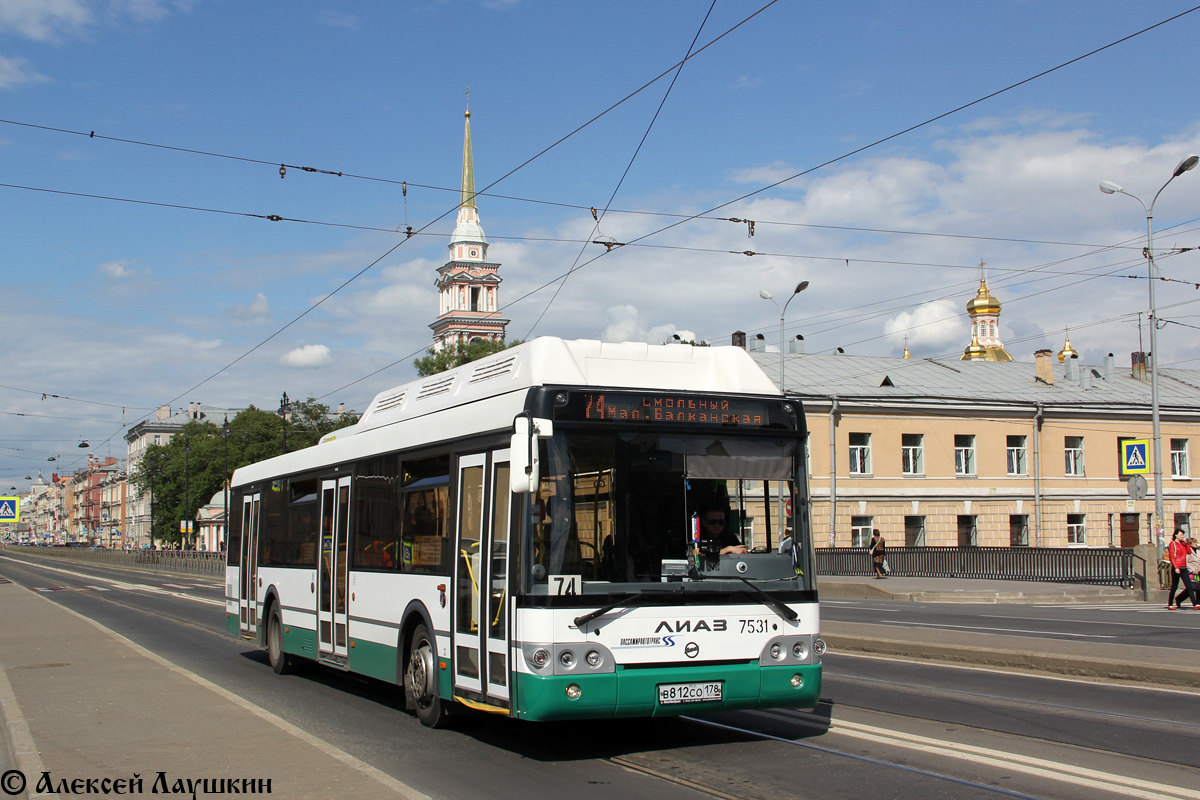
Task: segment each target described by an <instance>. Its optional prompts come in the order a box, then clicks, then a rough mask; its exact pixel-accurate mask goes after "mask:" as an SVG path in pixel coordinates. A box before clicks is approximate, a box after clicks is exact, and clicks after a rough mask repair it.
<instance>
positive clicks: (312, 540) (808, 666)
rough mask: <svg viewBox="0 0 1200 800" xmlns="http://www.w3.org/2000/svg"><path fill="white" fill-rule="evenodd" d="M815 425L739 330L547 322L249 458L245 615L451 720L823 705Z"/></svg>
mask: <svg viewBox="0 0 1200 800" xmlns="http://www.w3.org/2000/svg"><path fill="white" fill-rule="evenodd" d="M805 436H806V429H805V422H804V415H803V412H802V409H801V407H800V404H799V402H797V401H794V400H789V399H786V398H784V397H782V396H781V395H780V393H779V391H778V390H777V389H776V388H775V386H774V385H773V384H772V383H771V381H770V380H769V379H768V378H767V377H766V376H765V375H764V374H763V372H762V370H760V369H759V367H758V366H757V365H756V364H755V363H754V362H753V360H752V359H751V358H750V357H749V355H748V354H747V353H746V352H745V351H744V350H742V349H740V348H736V347H692V346H690V345H681V344H680V345H675V344H673V345H662V346H654V345H645V344H637V343H623V344H608V343H601V342H597V341H563V340H561V339H555V338H548V337H545V338H538V339H535V340H533V341H530V342H528V343H525V344H522V345H519V346H517V347H513V348H510V349H508V350H505V351H503V352H500V353H497V354H495V355H492V356H489V357H487V358H485V359H482V360H480V361H476V362H473V363H471V364H468V365H465V366H462V367H459V368H457V369H454V370H451V371H449V372H445V373H442V374H440V375H436V376H433V377H429V378H425V379H422V380H418V381H414V382H412V383H409V384H406V385H403V386H400V387H397V388H395V389H391V390H389V391H386V392H383V393H381V394H379V395H378V396H377V397H375V399H374V400H373V401H372V402H371V404H370V406H369V407H368V409H367V411H366V412H365V413H364V414H363V416H362V418H361V419H360V420H359V422H358V423H357V424H356V425H354V426H352V427H349V428H345V429H342V430H339V431H336V432H335V433H332V434H329V435H327V436H325V437H324V438H323V439H322V440H321V442H320V443H319V444H317V445H315V446H313V447H310V448H307V449H304V450H300V451H297V452H294V453H287V454H284V455H281V456H278V457H276V458H272V459H269V460H267V461H262V462H259V463H257V464H252V465H250V466H247V467H243V468H241V469H239V470H237V471H236V472H235V473H234V476H233V493H234V494H233V500H232V502H231V505H230V517H231V520H230V525H229V561H228V566H227V569H226V624H227V627H228V629H229V631H230V632H231V633H234V634H237V635H241V636H243V637H246V638H249V639H253V640H255V641H256V642H258V644H259V645H262V646H265V647H266V649H267V653H268V657H269V660H270V663H271V666H272V667H273V668H274V669H275V671H276V672H281V673H282V672H285V671H286V670H288V669H289V668H290V667H292V666H293V665H294V664H295V663H296V662H297V661H298V660H301V659H306V660H310V661H313V662H317V663H320V664H323V665H326V666H328V667H331V668H334V669H338V670H346V671H350V672H355V673H360V674H362V675H367V676H370V677H373V678H377V679H379V680H382V681H387V682H390V683H395V684H401V685H403V687H404V690H405V699H406V704H407V705H408V706H409V709H410V710H412V711H414V712H415V713H416V714H417V715H418V716H419V717H420V719H421V721H422V722H424V723H425V724H427V725H431V726H435V727H436V726H441V725H443V724H444V723H445V721H446V718H447V716H448V715H450V714H452V713H453V712H454V711H455V710H456V709H457V708H459V707H469V708H474V709H478V710H482V711H488V712H493V713H498V714H505V715H508V716H511V717H514V718H517V719H525V720H561V719H585V718H605V717H634V716H658V715H673V714H683V713H700V712H708V711H715V710H723V709H737V708H763V707H775V706H793V707H812V706H814V705H816V703H817V700H818V698H819V695H820V689H821V658H820V657H821V654H822V653H823V652H824V643H823V642H822V641H821V640H820V638H819V631H820V620H819V614H818V607H817V589H816V576H815V559H814V555H813V551H812V536H811V523H810V506H809V497H808V485H807V480H806V475H807V466H806V459H805ZM703 514H713V517H714V519H716V518H717V517H719V516H724V517H725V520H726V525H727V527H728V528H730V529H731V532H732V533H733V534H734V537H735V541H736V540H737V539H740V541H741V542H742V543H743V544H744V546H745V549H746V552H740V551H741V550H742V549H743V548H741V547H732V548H729V547H726V548H724V549H726V550H728V551H729V552H726V553H724V554H722V553H720V552H719V551H720V549H721V548H720V545H721V544H722V543H721V542H719V541H716V542H714V540H713V539H712V538H710V537H705V536H701V535H699V534H698V532H697V529H698V527H699V525H698V522H699V519H700V516H701V515H703ZM710 521H711V520H710ZM714 524H716V523H714Z"/></svg>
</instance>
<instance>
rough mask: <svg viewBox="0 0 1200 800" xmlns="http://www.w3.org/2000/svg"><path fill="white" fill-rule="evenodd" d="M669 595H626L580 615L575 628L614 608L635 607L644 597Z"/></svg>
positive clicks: (647, 592)
mask: <svg viewBox="0 0 1200 800" xmlns="http://www.w3.org/2000/svg"><path fill="white" fill-rule="evenodd" d="M672 591H673V590H672ZM679 591H680V593H682V592H683V589H682V587H681V588H680V590H679ZM668 593H670V592H662V591H657V590H645V591H641V592H637V593H635V594H630V595H626V596H625V597H622V598H621V599H620V600H614V601H613V602H611V603H609V604H608V605H606V606H601V607H600V608H597V609H596V610H595V611H589V612H588V613H586V614H580V615H579V616H578V617H576V618H575V627H577V628H578V627H581V626H583V625H586V624H588V623H589V622H591V621H592V620H594V619H595V618H596V617H601V616H604V615H605V614H607V613H608V612H610V611H612V610H613V609H614V608H620V607H622V606H631V605H634V604H635V602H636V601H638V600H641V599H642V598H643V597H649V596H650V595H655V594H668Z"/></svg>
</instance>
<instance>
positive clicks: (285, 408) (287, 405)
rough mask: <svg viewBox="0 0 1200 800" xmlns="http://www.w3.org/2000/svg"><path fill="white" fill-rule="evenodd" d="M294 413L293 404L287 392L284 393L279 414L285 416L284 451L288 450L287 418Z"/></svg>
mask: <svg viewBox="0 0 1200 800" xmlns="http://www.w3.org/2000/svg"><path fill="white" fill-rule="evenodd" d="M291 413H292V404H291V401H289V400H288V396H287V392H284V393H283V398H282V399H281V400H280V401H279V416H280V417H282V418H283V452H285V453H286V452H287V451H288V449H287V420H288V414H291Z"/></svg>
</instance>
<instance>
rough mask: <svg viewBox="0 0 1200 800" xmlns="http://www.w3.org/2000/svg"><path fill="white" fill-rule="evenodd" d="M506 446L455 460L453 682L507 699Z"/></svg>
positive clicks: (496, 701) (492, 700)
mask: <svg viewBox="0 0 1200 800" xmlns="http://www.w3.org/2000/svg"><path fill="white" fill-rule="evenodd" d="M511 497H512V494H511V492H510V489H509V464H508V451H507V450H498V451H494V452H492V453H480V454H477V455H471V456H467V457H464V458H462V459H460V460H459V465H458V531H457V553H458V557H457V559H456V566H455V593H454V598H455V608H454V685H455V688H456V689H463V690H466V691H469V692H477V693H479V694H482V695H484V696H485V699H486V702H487V703H488V704H490V705H495V706H500V707H505V708H507V707H508V705H509V698H510V692H509V685H508V681H509V663H508V661H509V638H510V631H509V610H508V608H509V593H508V571H509V565H508V561H509V559H508V550H509V547H508V539H509V519H510V517H511V514H510V509H511V505H510V501H511Z"/></svg>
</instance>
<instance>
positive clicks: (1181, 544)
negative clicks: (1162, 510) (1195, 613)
mask: <svg viewBox="0 0 1200 800" xmlns="http://www.w3.org/2000/svg"><path fill="white" fill-rule="evenodd" d="M1191 553H1192V546H1191V544H1189V543H1188V540H1187V534H1185V533H1184V532H1183V529H1182V528H1176V529H1175V534H1174V535H1173V536H1172V537H1171V544H1169V545H1167V557H1168V558H1169V559H1170V560H1171V591H1170V592H1169V593H1168V594H1167V609H1168V610H1170V611H1174V610H1175V609H1176V608H1178V607H1179V604H1180V601H1182V600H1183V595H1184V592H1186V593H1187V596H1188V597H1190V598H1191V600H1192V609H1193V610H1196V584H1194V583H1192V576H1191V574H1190V573H1189V572H1188V565H1187V559H1188V556H1189V555H1191ZM1180 581H1183V589H1182V590H1180V592H1179V594H1178V596H1176V594H1175V589H1176V588H1177V587H1178V586H1179V582H1180Z"/></svg>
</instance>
